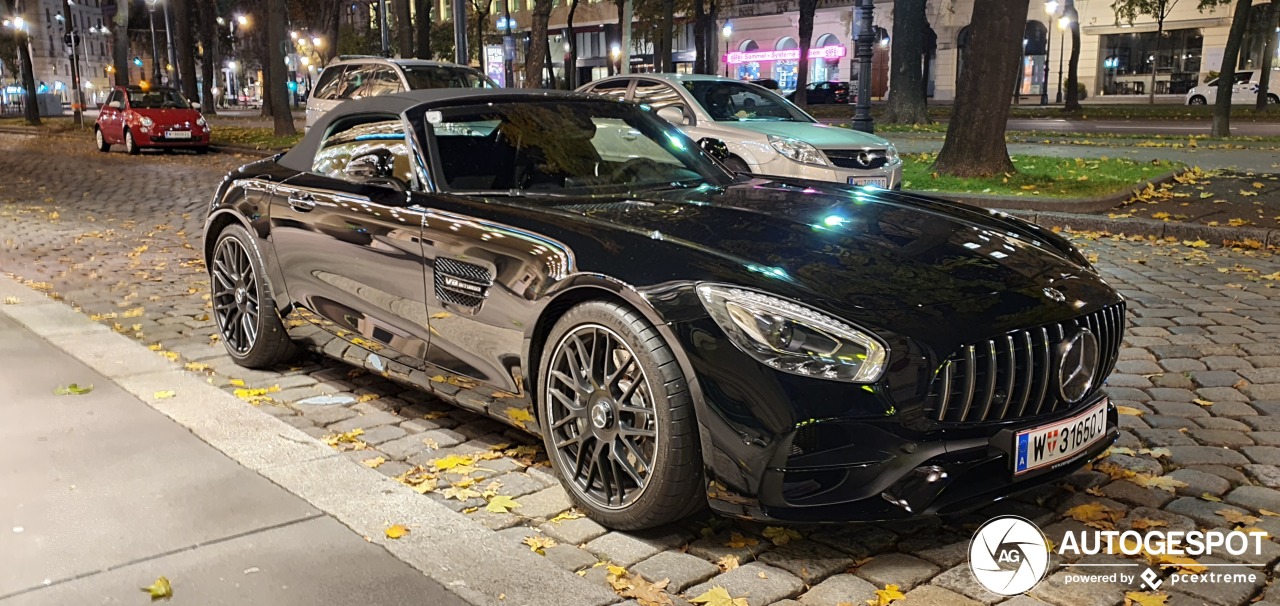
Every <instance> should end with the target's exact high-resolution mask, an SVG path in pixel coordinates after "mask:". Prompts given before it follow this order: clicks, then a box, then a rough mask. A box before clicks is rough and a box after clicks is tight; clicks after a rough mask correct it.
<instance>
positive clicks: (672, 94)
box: [632, 78, 690, 116]
mask: <svg viewBox="0 0 1280 606" xmlns="http://www.w3.org/2000/svg"><path fill="white" fill-rule="evenodd" d="M632 100H633V101H635V102H636V103H639V104H641V105H647V106H649V107H650V108H651V109H653V111H655V112H656V111H658V110H660V109H662V108H664V107H679V108H680V110H681V111H683V112H684V114H685V116H689V115H690V112H689V108H688V106H687V105H685V102H684V97H681V96H680V93H678V92H676V89H675V87H673V86H671V85H670V84H667V83H666V82H660V81H657V80H649V79H646V78H640V79H638V80H636V87H635V91H634V92H633V93H632Z"/></svg>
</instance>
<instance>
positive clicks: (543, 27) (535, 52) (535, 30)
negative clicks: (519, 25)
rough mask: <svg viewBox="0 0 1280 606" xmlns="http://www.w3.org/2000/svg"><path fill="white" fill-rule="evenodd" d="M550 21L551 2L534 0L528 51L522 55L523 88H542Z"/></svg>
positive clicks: (549, 0) (548, 0)
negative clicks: (548, 23)
mask: <svg viewBox="0 0 1280 606" xmlns="http://www.w3.org/2000/svg"><path fill="white" fill-rule="evenodd" d="M550 19H551V0H534V2H533V20H532V22H531V25H530V27H529V36H530V42H529V50H528V52H526V53H525V55H524V86H525V88H542V87H543V86H544V84H543V80H544V75H543V72H545V71H546V69H547V63H546V56H547V22H548V21H549V20H550Z"/></svg>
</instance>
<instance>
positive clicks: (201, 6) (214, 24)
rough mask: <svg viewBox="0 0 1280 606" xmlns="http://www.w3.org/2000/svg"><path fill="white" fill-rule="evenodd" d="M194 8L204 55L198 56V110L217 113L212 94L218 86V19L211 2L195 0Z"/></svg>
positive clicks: (214, 97) (215, 102) (216, 104)
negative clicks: (197, 17)
mask: <svg viewBox="0 0 1280 606" xmlns="http://www.w3.org/2000/svg"><path fill="white" fill-rule="evenodd" d="M196 7H197V8H196V10H197V14H198V16H199V19H200V23H199V25H198V28H199V33H200V47H201V48H202V49H204V56H203V57H201V58H200V79H201V83H200V105H201V108H200V111H202V112H204V113H205V114H207V115H213V114H216V113H218V98H217V95H214V94H213V89H214V87H216V86H218V71H217V66H218V44H217V39H218V30H217V28H218V21H217V17H216V16H215V15H214V12H213V3H212V2H201V1H197V2H196Z"/></svg>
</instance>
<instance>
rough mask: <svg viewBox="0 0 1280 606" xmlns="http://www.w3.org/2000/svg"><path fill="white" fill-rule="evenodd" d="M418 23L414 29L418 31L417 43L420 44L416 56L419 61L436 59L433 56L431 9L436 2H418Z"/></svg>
mask: <svg viewBox="0 0 1280 606" xmlns="http://www.w3.org/2000/svg"><path fill="white" fill-rule="evenodd" d="M417 2H418V5H417V11H416V12H417V15H415V18H416V19H417V21H416V22H415V23H414V28H415V29H417V30H418V31H417V36H415V38H416V39H415V42H417V43H418V47H417V50H416V51H415V52H414V56H415V57H417V58H419V59H434V58H435V57H434V56H433V55H432V54H431V9H432V7H433V5H435V0H417Z"/></svg>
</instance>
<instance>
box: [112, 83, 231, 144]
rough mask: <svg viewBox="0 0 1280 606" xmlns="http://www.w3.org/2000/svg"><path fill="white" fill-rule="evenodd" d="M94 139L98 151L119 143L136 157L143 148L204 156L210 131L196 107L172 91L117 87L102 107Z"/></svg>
mask: <svg viewBox="0 0 1280 606" xmlns="http://www.w3.org/2000/svg"><path fill="white" fill-rule="evenodd" d="M93 131H94V138H95V139H96V141H97V144H98V150H99V151H104V152H105V151H110V150H111V146H112V145H116V144H123V145H124V149H125V151H127V152H129V153H130V154H136V153H138V152H140V151H142V149H143V148H145V147H182V148H188V149H194V150H195V151H196V152H197V153H204V152H205V151H208V149H209V134H210V133H211V132H212V129H210V128H209V124H208V123H207V122H205V120H204V116H202V115H200V105H199V104H193V103H188V102H187V100H186V98H185V97H183V96H182V93H179V92H178V91H176V90H174V89H172V88H163V87H156V88H142V87H140V86H117V87H115V89H114V90H112V91H111V96H110V97H108V98H107V102H106V103H104V104H103V105H102V110H101V112H100V113H99V114H98V122H97V124H95V125H94V128H93Z"/></svg>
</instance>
